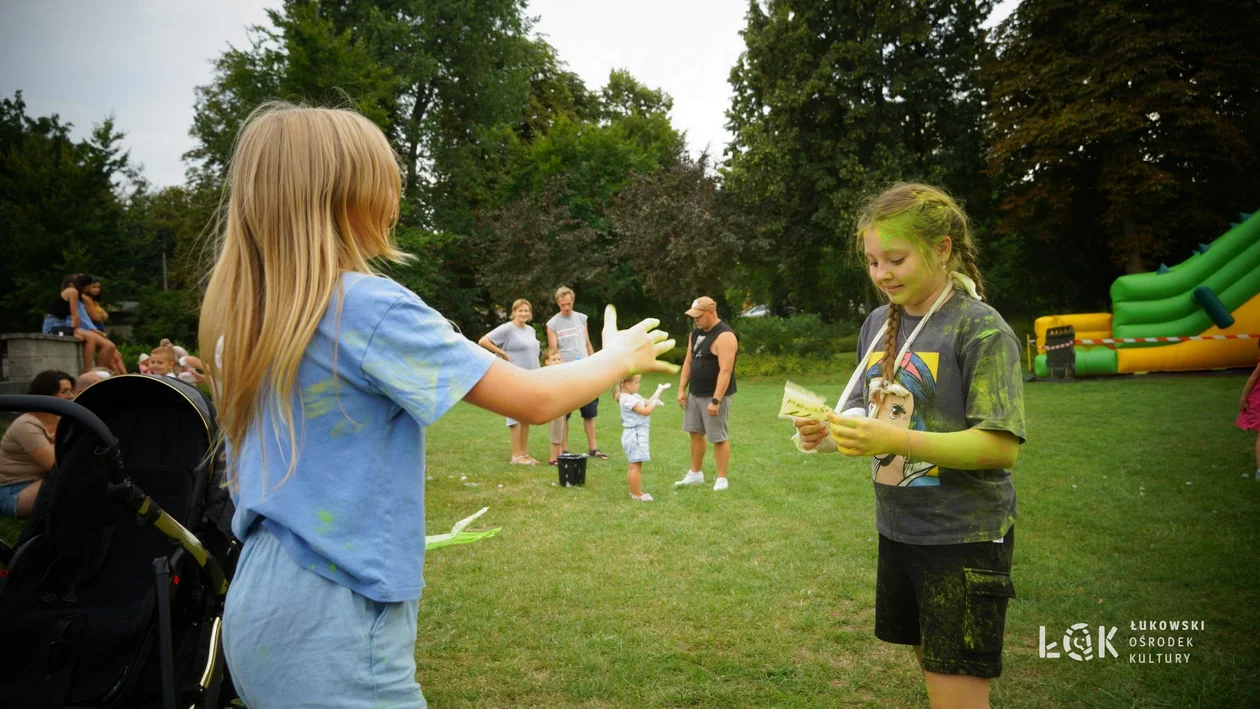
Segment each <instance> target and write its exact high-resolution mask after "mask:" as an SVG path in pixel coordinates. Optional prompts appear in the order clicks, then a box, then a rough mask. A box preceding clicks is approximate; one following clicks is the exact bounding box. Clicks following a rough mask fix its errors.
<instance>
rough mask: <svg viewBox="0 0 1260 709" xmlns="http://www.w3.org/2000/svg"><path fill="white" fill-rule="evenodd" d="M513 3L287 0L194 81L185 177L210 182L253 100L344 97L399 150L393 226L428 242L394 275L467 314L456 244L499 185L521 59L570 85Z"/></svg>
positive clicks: (515, 119) (466, 275)
mask: <svg viewBox="0 0 1260 709" xmlns="http://www.w3.org/2000/svg"><path fill="white" fill-rule="evenodd" d="M523 10H524V4H523V2H522V1H521V0H485V1H482V2H477V3H468V2H463V1H462V0H381V1H379V2H368V1H367V0H339V1H338V0H324V1H321V2H315V1H314V0H286V1H285V2H284V4H283V5H282V6H281V8H279V9H278V10H273V11H270V12H269V13H268V17H269V21H270V27H255V28H253V29H252V31H251V43H250V46H249V47H248V48H244V49H237V48H231V49H229V50H228V51H227V52H225V53H224V54H223V55H222V56H221V57H220V58H219V59H218V60H217V61H216V63H215V78H214V80H213V82H212V83H211V84H210V85H208V86H204V87H201V88H199V89H198V103H197V117H196V120H195V122H194V126H193V129H192V133H193V135H194V137H196V138H197V140H198V146H197V148H195V149H194V150H193V151H191V152H189V153H188V155H187V156H186V157H187V158H188V160H189V161H190V163H191V164H192V170H191V171H190V172H191V176H192V177H193V178H194V179H195V180H196V181H198V182H204V183H206V184H209V185H216V186H217V185H219V184H221V182H222V179H223V170H224V168H225V166H226V164H227V161H228V159H229V157H230V149H231V145H232V141H233V140H234V138H235V135H236V133H237V132H238V131H239V129H240V126H241V124H242V122H243V121H244V119H245V117H246V116H247V115H248V114H249V112H250V111H252V110H253V109H254V107H256V106H257V105H258V104H260V103H261V102H263V101H265V100H268V99H275V98H279V99H285V100H292V101H299V102H308V103H312V104H316V105H327V104H329V103H332V104H334V105H347V104H348V105H350V106H351V107H353V108H355V109H356V110H358V111H360V112H361V113H363V114H364V115H366V116H367V117H368V118H370V119H372V120H373V121H374V122H376V124H377V125H378V126H380V128H381V129H382V131H384V133H385V135H386V136H387V137H388V138H389V140H390V142H391V143H392V144H393V145H394V147H395V149H396V150H397V152H398V153H399V155H400V157H401V164H402V170H403V177H404V183H405V194H404V196H403V205H402V210H401V211H402V219H401V221H400V224H399V235H400V238H401V239H402V240H403V241H404V242H406V243H407V244H410V245H412V246H419V247H424V248H426V251H424V252H423V253H422V254H421V257H422V258H423V259H426V260H428V261H429V262H428V263H422V264H415V265H413V266H411V267H403V268H400V269H395V270H394V275H395V276H396V277H398V278H399V279H400V280H403V281H406V282H408V283H410V284H413V285H414V286H415V287H417V288H418V289H420V290H419V291H418V292H419V293H420V295H421V296H423V297H424V298H426V299H427V300H429V301H430V302H431V303H433V304H434V305H435V306H436V307H438V308H439V309H442V310H443V311H447V310H451V311H452V312H460V313H463V315H461V316H460V317H472V314H475V313H476V312H478V310H481V311H484V310H485V304H484V296H482V297H478V293H479V289H478V287H477V285H476V281H475V274H474V271H473V264H474V263H475V256H474V255H473V254H471V253H469V251H468V249H469V244H467V243H465V242H464V240H466V238H467V236H468V235H469V234H470V233H471V232H472V231H473V229H474V225H475V216H474V212H475V210H477V209H481V208H483V207H486V206H490V205H495V204H498V203H499V200H500V199H501V195H502V194H503V189H504V187H503V184H504V180H505V179H506V173H505V168H504V166H505V165H507V164H508V162H509V157H510V155H511V154H512V153H513V151H515V150H517V148H518V144H519V139H518V137H517V134H516V132H515V130H516V129H517V128H519V127H520V126H521V125H522V124H523V123H524V122H525V120H526V108H527V106H528V105H529V101H530V98H531V94H530V86H531V84H530V82H529V80H528V79H529V77H530V76H531V75H533V74H532V73H531V72H534V69H535V67H534V64H533V62H535V61H539V62H543V63H544V66H543V68H542V69H541V70H540V71H539V72H537V73H538V74H546V75H548V76H549V77H550V78H553V79H555V80H556V81H558V82H559V83H560V84H562V85H565V86H569V85H570V83H571V82H570V81H569V79H568V77H566V76H565V75H564V74H563V73H562V72H560V71H559V69H558V64H557V63H556V62H554V61H552V64H551V65H550V68H551V69H554V70H555V71H553V72H551V73H550V74H548V71H549V68H548V66H546V65H545V59H546V58H548V57H550V58H551V59H552V60H554V53H552V52H550V51H549V48H545V47H544V46H542V45H540V44H539V43H534V42H531V41H530V40H529V38H528V37H527V33H528V30H529V21H528V19H527V18H526V17H525V16H524V14H523ZM574 100H575V101H576V100H581V97H580V96H579V97H575V98H574ZM535 118H536V119H537V120H539V121H545V119H544V118H543V117H541V116H536V117H535ZM437 245H441V248H432V249H431V250H429V249H430V248H431V247H435V246H437ZM436 274H440V276H441V277H440V278H435V275H436Z"/></svg>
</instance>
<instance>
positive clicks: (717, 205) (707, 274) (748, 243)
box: [609, 154, 766, 323]
mask: <svg viewBox="0 0 1260 709" xmlns="http://www.w3.org/2000/svg"><path fill="white" fill-rule="evenodd" d="M709 166H710V163H709V156H708V155H707V154H702V155H701V156H700V157H699V159H697V160H692V159H691V158H690V157H689V156H686V155H684V156H682V159H680V160H679V162H678V163H677V164H676V165H673V166H670V167H665V168H662V169H660V170H656V171H654V172H649V173H635V174H634V175H632V176H631V180H630V182H629V184H627V185H626V187H625V188H624V189H623V190H622V191H621V192H620V193H618V195H617V196H616V198H615V199H614V200H613V202H612V204H611V206H610V208H609V222H610V223H611V230H612V233H613V235H614V244H615V250H614V253H615V255H616V257H617V260H618V261H619V262H620V263H623V264H625V265H626V266H628V267H629V269H630V270H631V271H632V272H633V273H634V274H635V275H636V281H637V284H638V286H639V287H640V288H641V289H642V293H643V295H644V296H646V297H647V298H649V299H650V300H651V301H653V303H654V304H661V305H662V306H664V312H665V315H657V317H663V318H664V317H667V316H668V314H671V313H673V314H676V317H675V318H674V319H676V320H678V321H679V323H681V321H682V317H681V313H682V312H683V311H684V310H686V307H684V306H685V304H688V303H690V302H691V301H692V300H693V299H694V298H695V297H696V296H699V295H704V294H711V295H714V296H716V297H718V298H719V299H723V300H724V299H725V298H724V287H723V283H724V282H725V281H726V277H727V276H728V275H729V274H730V273H731V271H732V269H733V268H735V266H736V265H737V264H738V263H739V262H740V260H741V258H742V257H743V256H744V254H745V253H758V252H760V251H761V250H763V249H764V248H765V246H766V245H764V244H761V243H758V242H757V240H756V238H755V237H750V236H749V234H748V232H747V227H746V225H745V224H744V223H743V221H742V219H741V216H742V215H741V214H740V213H739V212H738V211H737V210H736V209H734V208H733V205H731V200H730V195H728V194H726V193H724V192H722V191H720V190H719V189H718V182H717V180H716V179H715V177H714V176H713V175H712V174H711V172H710V169H709ZM736 305H737V306H738V305H739V303H736Z"/></svg>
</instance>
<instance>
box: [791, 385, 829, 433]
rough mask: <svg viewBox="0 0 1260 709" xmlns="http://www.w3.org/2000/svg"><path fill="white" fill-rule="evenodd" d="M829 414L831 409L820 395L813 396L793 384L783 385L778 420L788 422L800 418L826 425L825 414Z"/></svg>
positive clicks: (808, 391) (813, 394)
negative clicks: (786, 420)
mask: <svg viewBox="0 0 1260 709" xmlns="http://www.w3.org/2000/svg"><path fill="white" fill-rule="evenodd" d="M831 412H832V408H831V407H830V406H827V400H826V399H825V398H823V396H822V395H821V394H815V393H814V392H812V391H810V390H809V389H806V388H805V387H803V386H801V385H800V384H797V383H795V382H790V381H789V382H785V383H784V385H783V403H782V404H781V405H780V406H779V418H781V419H788V420H791V419H794V418H802V419H810V420H811V421H819V422H822V423H826V421H827V414H829V413H831Z"/></svg>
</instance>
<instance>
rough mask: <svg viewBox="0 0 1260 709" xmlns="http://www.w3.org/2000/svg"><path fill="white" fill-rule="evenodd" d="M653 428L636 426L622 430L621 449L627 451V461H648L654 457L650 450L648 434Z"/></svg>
mask: <svg viewBox="0 0 1260 709" xmlns="http://www.w3.org/2000/svg"><path fill="white" fill-rule="evenodd" d="M651 430H652V429H650V428H648V427H646V426H635V427H634V428H627V429H625V430H623V431H622V432H621V449H622V450H623V451H625V452H626V462H627V463H646V462H648V461H649V460H651V459H652V456H651V454H650V453H649V452H648V434H649V432H650V431H651Z"/></svg>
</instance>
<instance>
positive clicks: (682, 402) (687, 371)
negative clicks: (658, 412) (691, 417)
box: [678, 335, 691, 409]
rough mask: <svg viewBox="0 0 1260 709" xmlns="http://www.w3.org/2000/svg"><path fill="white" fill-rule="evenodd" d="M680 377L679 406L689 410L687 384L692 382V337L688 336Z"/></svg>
mask: <svg viewBox="0 0 1260 709" xmlns="http://www.w3.org/2000/svg"><path fill="white" fill-rule="evenodd" d="M679 372H680V373H679V375H678V405H679V406H681V407H683V408H684V409H685V408H687V383H688V382H690V381H691V335H687V354H686V355H684V356H683V363H682V369H681V370H679Z"/></svg>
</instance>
